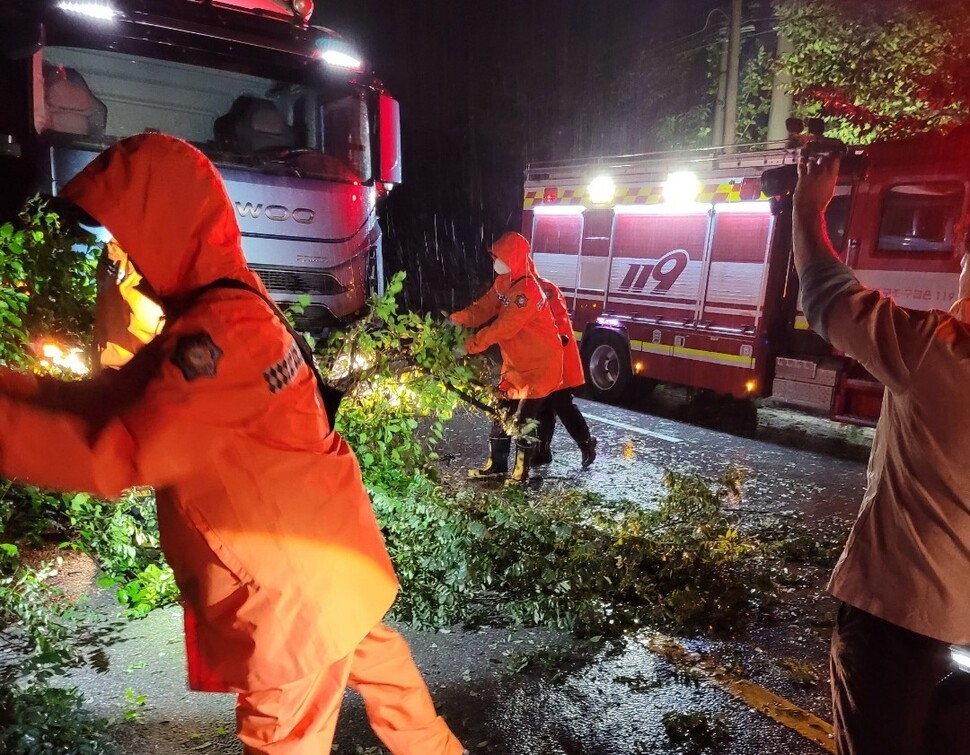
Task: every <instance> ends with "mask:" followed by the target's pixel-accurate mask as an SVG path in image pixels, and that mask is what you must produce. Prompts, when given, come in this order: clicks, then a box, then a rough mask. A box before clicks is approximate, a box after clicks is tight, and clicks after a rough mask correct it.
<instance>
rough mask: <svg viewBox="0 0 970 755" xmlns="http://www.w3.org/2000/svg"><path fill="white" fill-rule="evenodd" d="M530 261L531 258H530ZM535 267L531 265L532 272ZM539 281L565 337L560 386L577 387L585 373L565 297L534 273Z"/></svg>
mask: <svg viewBox="0 0 970 755" xmlns="http://www.w3.org/2000/svg"><path fill="white" fill-rule="evenodd" d="M530 262H531V260H530ZM534 271H535V268H534V267H533V272H534ZM535 276H536V280H537V281H539V288H541V289H542V292H543V293H544V294H545V296H546V299H547V300H548V302H549V311H550V312H551V313H552V319H553V320H555V322H556V329H557V330H558V331H559V335H560V336H561V337H562V338H564V339H566V340H565V343H564V345H563V352H562V383H561V384H560V386H559V387H560V388H579V387H581V386H583V385H585V384H586V374H585V373H584V372H583V359H582V357H581V356H580V355H579V344H577V343H576V334H575V333H574V332H573V322H572V320H570V319H569V308H568V307H567V306H566V297H564V296H563V295H562V291H560V290H559V286H557V285H556V284H555V283H553V282H552V281H548V280H546V279H545V278H540V277H539V275H538V273H536V274H535Z"/></svg>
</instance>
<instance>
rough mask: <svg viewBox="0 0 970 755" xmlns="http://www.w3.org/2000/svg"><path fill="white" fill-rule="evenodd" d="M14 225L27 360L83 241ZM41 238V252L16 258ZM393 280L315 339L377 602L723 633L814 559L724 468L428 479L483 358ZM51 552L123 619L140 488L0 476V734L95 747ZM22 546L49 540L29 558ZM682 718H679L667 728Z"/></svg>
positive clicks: (559, 622) (82, 634) (150, 507)
mask: <svg viewBox="0 0 970 755" xmlns="http://www.w3.org/2000/svg"><path fill="white" fill-rule="evenodd" d="M23 221H24V224H23V229H24V230H16V229H15V228H14V227H13V226H12V225H10V224H8V225H5V226H2V227H0V260H7V263H6V264H7V268H5V269H4V271H3V273H2V274H3V276H4V284H5V285H4V287H3V291H4V293H3V296H4V297H6V298H5V299H4V300H3V303H0V312H4V313H6V315H5V316H6V317H7V318H8V322H10V323H12V324H13V325H14V327H12V328H10V329H7V328H4V329H3V332H4V334H5V338H6V340H5V341H4V342H3V344H2V346H0V348H2V350H3V351H2V353H0V358H2V360H3V361H4V362H6V363H7V364H11V365H17V366H19V367H31V368H33V369H36V370H38V371H42V370H44V369H49V368H45V367H42V365H41V357H39V356H38V352H37V351H36V349H35V348H33V346H32V344H31V342H30V339H29V336H28V333H36V332H49V330H42V328H46V327H48V326H50V325H51V324H53V323H54V322H58V323H62V328H63V329H62V331H61V333H59V334H58V335H59V336H60V337H61V338H63V339H64V340H65V343H78V342H86V338H87V335H86V331H87V329H88V328H89V327H90V318H89V315H86V314H85V313H89V312H90V304H91V299H92V297H93V293H94V287H93V281H91V274H92V272H93V261H92V252H93V249H92V248H89V247H86V246H82V247H80V248H78V247H77V246H76V244H75V240H72V239H67V238H64V237H63V236H62V235H61V234H60V231H59V229H58V227H57V223H56V218H54V217H52V216H51V215H49V214H47V213H46V212H45V211H44V210H43V208H42V207H40V206H39V205H31V206H30V207H29V208H28V213H27V214H26V215H25V217H24V218H23ZM38 245H39V246H38ZM72 245H73V250H72ZM41 247H42V251H44V253H45V254H48V256H51V255H53V259H55V260H57V264H58V265H60V267H58V268H57V269H53V270H44V271H39V270H32V269H30V268H29V266H28V265H27V263H26V260H27V259H28V258H31V257H32V256H36V255H35V252H37V250H38V248H41ZM18 260H20V262H19V263H18ZM61 268H63V269H61ZM64 271H69V273H70V276H71V277H72V280H74V279H75V278H76V280H77V281H81V282H82V283H83V285H81V286H80V288H77V289H76V291H75V293H76V296H77V297H79V298H73V299H72V300H71V302H70V303H69V307H70V310H69V312H67V313H65V319H63V320H62V319H59V317H58V315H57V313H56V312H55V311H53V310H49V307H50V303H51V301H57V298H56V297H55V298H53V299H52V298H51V297H48V296H41V295H40V294H39V292H41V291H43V290H44V289H43V286H45V285H51V286H56V285H61V283H58V281H59V280H62V279H60V278H58V276H59V275H61V274H62V273H63V274H64V275H67V273H66V272H64ZM45 281H46V282H45ZM402 283H403V276H398V277H396V278H394V279H393V280H392V281H391V283H390V285H389V287H388V290H387V292H386V294H385V295H384V296H383V297H381V298H379V299H377V300H375V301H374V302H373V305H372V308H371V312H370V315H369V316H368V317H367V318H365V319H363V320H361V321H360V322H359V323H358V324H357V325H356V326H355V327H353V328H351V329H349V330H347V331H345V332H342V333H340V334H338V335H337V336H335V337H333V338H332V339H330V340H328V341H326V342H321V343H317V344H316V348H317V351H318V354H319V362H320V366H321V368H322V370H323V372H324V374H325V375H327V376H328V378H329V379H330V380H331V381H332V382H333V383H335V384H337V385H338V386H339V387H340V388H341V389H342V390H344V391H346V396H345V399H344V402H343V404H342V406H341V410H340V413H339V419H338V429H339V430H340V431H341V432H342V433H343V434H344V435H345V437H346V438H347V439H348V441H349V442H350V443H351V445H352V446H353V447H354V448H355V450H356V452H357V455H358V458H359V460H360V464H361V468H362V470H363V474H364V478H365V482H366V483H367V485H368V488H369V489H370V490H371V493H372V497H373V502H374V507H375V510H376V512H377V515H378V518H379V520H380V522H381V524H382V527H383V531H384V535H385V538H386V541H387V545H388V549H389V551H390V553H391V556H392V558H393V560H394V563H395V566H396V568H397V572H398V575H399V577H400V579H401V583H402V589H401V594H400V597H399V599H398V601H397V603H396V605H395V607H394V614H393V618H396V619H397V620H400V621H402V622H407V623H409V624H411V625H413V626H415V627H422V628H435V627H448V626H452V625H466V626H468V625H472V626H474V625H479V624H490V625H502V626H520V625H525V626H535V625H542V626H552V627H557V628H560V629H564V630H571V631H573V632H574V633H575V634H576V635H577V636H579V637H582V638H585V639H587V640H590V639H593V640H598V639H599V638H603V637H612V638H619V637H622V636H623V635H624V634H625V633H627V632H629V631H634V630H637V629H639V628H645V627H662V628H665V629H667V630H675V631H684V632H691V633H731V632H735V631H737V630H739V629H740V628H741V627H742V626H743V625H744V624H745V623H746V622H748V621H751V620H752V619H756V618H757V617H759V616H760V615H763V613H764V612H765V611H767V610H769V608H770V606H771V604H772V601H773V600H774V596H775V590H776V588H777V586H778V585H779V584H781V583H782V582H783V581H784V578H785V574H786V573H785V571H784V564H785V563H786V562H787V561H790V560H792V559H797V558H799V557H803V558H807V559H817V558H827V557H828V556H829V551H826V550H825V549H824V548H823V547H822V546H819V545H818V544H817V543H816V542H815V541H814V540H813V539H812V537H810V536H809V535H808V534H806V533H805V532H802V531H800V530H797V527H796V529H795V530H792V529H791V528H789V527H787V525H785V524H783V523H781V522H778V521H773V522H762V523H754V525H752V524H750V523H748V524H746V523H745V522H744V521H743V520H742V515H741V514H740V513H739V512H738V510H737V506H736V503H737V499H738V496H739V492H740V485H741V482H742V481H741V479H740V476H739V474H738V473H737V472H735V471H731V470H726V472H725V475H724V478H723V479H721V480H705V479H701V478H698V477H694V476H686V475H681V474H676V473H673V472H671V473H668V474H667V476H666V479H665V480H664V484H663V486H662V487H661V488H660V489H658V490H656V491H647V493H646V500H640V501H637V502H630V501H610V500H606V499H604V498H602V497H600V496H597V495H595V494H592V493H588V492H585V491H581V490H577V489H573V488H569V487H561V486H560V487H548V488H542V489H537V490H534V489H529V488H527V489H504V488H492V489H488V488H485V489H483V488H470V487H468V486H466V485H465V484H463V483H460V482H455V481H453V480H450V479H448V478H447V476H442V475H441V474H440V472H439V464H438V457H437V451H436V446H437V444H438V442H439V441H440V440H441V439H442V437H443V433H444V426H445V423H446V422H447V421H448V420H449V419H450V418H451V417H452V416H453V415H454V414H455V413H456V412H458V411H466V410H471V411H491V409H490V407H491V406H493V405H494V404H495V400H494V399H495V397H494V396H493V395H492V389H491V387H490V386H491V384H492V375H491V365H490V363H489V362H488V361H487V360H486V359H484V358H480V357H475V358H469V357H467V356H464V355H463V354H462V352H461V350H460V349H459V348H458V347H459V345H460V344H462V343H463V341H464V337H465V333H464V332H462V331H461V330H460V329H456V328H453V327H450V326H447V325H444V324H442V323H441V322H440V320H439V319H437V318H435V317H433V316H430V315H418V314H415V313H412V312H401V311H399V310H398V307H397V304H396V301H397V297H398V295H399V294H400V292H401V289H402ZM39 296H40V299H41V300H40V301H35V300H36V299H37V298H38V297H39ZM82 304H84V306H82ZM72 313H73V314H72ZM11 318H14V319H11ZM38 323H40V324H41V326H40V327H38ZM63 323H66V324H67V325H63ZM18 328H19V330H18ZM72 339H73V340H72ZM64 377H65V378H67V379H69V378H70V375H68V374H65V375H64ZM68 549H73V550H80V551H83V552H85V553H86V554H89V555H90V556H91V557H93V558H94V559H95V560H96V562H97V565H98V568H99V569H100V577H99V579H98V584H99V585H100V586H102V587H112V588H113V589H114V590H115V592H116V595H117V598H118V601H119V606H120V609H121V611H120V613H121V614H123V615H124V616H126V617H127V618H129V619H134V618H137V617H141V616H144V615H146V614H147V613H148V612H150V611H151V610H153V609H154V608H157V607H159V606H164V605H168V604H170V603H172V602H174V601H175V600H176V599H177V597H178V596H177V590H176V587H175V584H174V580H173V579H172V574H171V570H170V569H169V567H168V566H167V565H166V564H165V561H164V559H163V557H162V555H161V552H160V550H159V545H158V533H157V521H156V517H155V508H154V500H153V496H152V493H151V491H150V490H144V489H143V490H132V491H129V492H128V493H127V494H126V495H125V496H124V497H123V498H122V499H121V500H120V501H118V502H106V501H101V500H98V499H96V498H93V497H91V496H89V495H87V494H85V493H78V494H50V493H46V492H43V491H40V490H38V489H36V488H32V487H26V486H20V485H16V484H12V483H5V484H4V485H3V486H2V487H0V731H2V732H3V734H2V742H0V749H2V750H3V751H5V752H10V753H13V754H14V755H21V754H22V755H33V754H34V753H68V752H70V753H90V754H91V755H97V754H99V753H108V752H110V737H109V736H108V724H107V722H104V721H99V720H96V719H94V718H92V717H90V716H88V715H87V714H86V713H85V712H84V708H83V700H82V699H81V697H80V694H79V693H78V691H77V690H76V689H72V688H71V687H70V686H69V685H67V684H66V683H65V681H64V680H63V678H62V677H63V674H64V673H65V672H67V671H69V670H70V669H74V668H77V667H79V666H81V665H90V666H93V667H94V668H95V669H97V670H99V671H104V670H106V668H107V660H106V657H107V656H106V653H105V648H106V647H107V646H108V645H109V644H110V643H111V641H112V638H113V636H114V634H113V631H114V629H115V625H114V624H112V623H111V622H106V621H105V620H104V618H103V617H101V618H100V619H96V618H95V617H93V616H92V615H91V612H90V611H89V610H88V609H87V608H86V607H85V603H84V599H83V598H82V599H80V600H76V599H73V598H69V597H68V596H67V595H66V594H65V593H64V592H63V591H61V590H59V589H58V588H57V587H55V586H54V585H55V584H57V570H58V559H57V558H56V554H57V553H58V552H59V551H63V550H68ZM38 552H41V553H44V554H50V553H53V554H55V556H53V557H49V558H48V560H47V561H45V562H42V563H39V564H38V563H35V562H36V557H35V556H36V554H37V553H38ZM28 556H33V557H28ZM688 723H689V722H688ZM685 727H686V728H687V729H692V728H696V727H694V726H693V724H691V725H690V726H688V725H687V724H686V723H685V722H671V724H670V727H669V728H670V731H671V732H680V731H682V730H684V729H685ZM676 736H680V735H679V734H675V735H672V739H673V738H676ZM705 736H707V735H705ZM711 736H714V737H717V736H720V734H719V733H718V732H717V731H713V732H712V733H711Z"/></svg>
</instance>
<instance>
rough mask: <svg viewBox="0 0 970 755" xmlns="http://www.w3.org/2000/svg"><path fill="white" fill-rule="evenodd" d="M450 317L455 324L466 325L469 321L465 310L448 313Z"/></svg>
mask: <svg viewBox="0 0 970 755" xmlns="http://www.w3.org/2000/svg"><path fill="white" fill-rule="evenodd" d="M448 319H449V320H450V321H451V322H452V323H454V324H455V325H462V326H464V325H465V324H466V323H467V322H468V321H467V320H466V319H465V315H464V313H463V312H452V313H451V314H450V315H448Z"/></svg>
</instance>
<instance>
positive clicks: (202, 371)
mask: <svg viewBox="0 0 970 755" xmlns="http://www.w3.org/2000/svg"><path fill="white" fill-rule="evenodd" d="M221 358H222V349H220V348H219V347H218V346H216V345H215V342H214V341H213V340H212V337H211V336H210V335H209V334H208V333H193V334H192V335H188V336H182V337H180V338H179V340H178V342H177V343H176V344H175V353H174V354H173V355H172V364H174V365H175V366H176V367H178V368H179V369H180V370H182V376H183V377H184V378H185V379H186V380H188V381H190V382H191V381H192V380H195V379H196V378H200V377H215V376H216V366H217V365H218V364H219V360H220V359H221Z"/></svg>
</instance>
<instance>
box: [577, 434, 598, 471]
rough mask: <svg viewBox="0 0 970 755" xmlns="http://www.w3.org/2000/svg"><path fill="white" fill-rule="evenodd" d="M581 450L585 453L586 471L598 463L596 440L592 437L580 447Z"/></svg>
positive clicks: (584, 467) (584, 466)
mask: <svg viewBox="0 0 970 755" xmlns="http://www.w3.org/2000/svg"><path fill="white" fill-rule="evenodd" d="M579 450H580V451H582V452H583V469H586V467H588V466H589V465H590V464H592V463H593V462H594V461H596V438H594V437H592V436H590V438H589V440H587V441H586V442H585V443H584V444H583V445H581V446H580V447H579Z"/></svg>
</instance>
